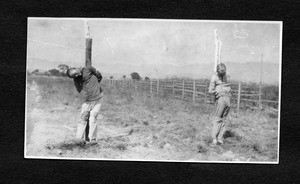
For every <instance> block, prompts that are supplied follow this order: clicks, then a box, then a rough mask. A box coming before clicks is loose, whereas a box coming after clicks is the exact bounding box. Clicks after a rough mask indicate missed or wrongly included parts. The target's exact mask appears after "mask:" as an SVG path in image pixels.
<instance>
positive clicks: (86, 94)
mask: <svg viewBox="0 0 300 184" xmlns="http://www.w3.org/2000/svg"><path fill="white" fill-rule="evenodd" d="M101 80H102V75H101V73H100V72H98V71H97V70H96V69H95V68H94V67H92V66H89V67H84V68H82V69H81V76H79V77H77V78H75V79H74V84H75V86H76V89H77V91H78V92H79V93H80V95H81V96H82V98H83V99H84V100H85V101H95V100H98V99H100V98H102V96H103V94H102V88H101V87H100V82H101Z"/></svg>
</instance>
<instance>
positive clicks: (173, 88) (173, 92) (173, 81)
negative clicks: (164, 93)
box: [172, 80, 175, 96]
mask: <svg viewBox="0 0 300 184" xmlns="http://www.w3.org/2000/svg"><path fill="white" fill-rule="evenodd" d="M174 93H175V92H174V80H172V95H173V96H174Z"/></svg>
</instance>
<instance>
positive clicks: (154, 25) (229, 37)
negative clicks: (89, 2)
mask: <svg viewBox="0 0 300 184" xmlns="http://www.w3.org/2000/svg"><path fill="white" fill-rule="evenodd" d="M89 22H90V29H91V37H92V39H93V43H92V63H97V64H101V63H106V64H109V63H111V64H115V63H124V62H125V63H128V64H131V65H140V64H153V65H157V64H172V65H177V66H183V65H186V64H199V63H200V64H201V63H213V62H214V55H215V40H214V39H215V37H214V30H215V29H217V30H218V32H219V39H220V41H221V42H222V50H221V60H222V62H225V63H226V62H239V63H244V62H260V57H261V54H264V62H271V63H277V64H278V63H279V61H280V34H281V25H280V24H279V23H278V22H264V23H258V22H239V21H235V22H233V21H231V22H227V21H226V22H224V21H223V22H222V21H218V22H216V21H200V20H162V19H90V21H89ZM27 43H28V44H27V57H28V68H41V67H45V68H48V69H49V68H56V67H57V62H62V63H65V64H69V65H71V66H81V65H84V59H85V37H84V20H83V19H57V18H56V19H50V18H29V19H28V42H27ZM32 58H35V59H42V60H48V61H49V62H47V63H40V64H37V63H30V59H32ZM37 65H39V66H37Z"/></svg>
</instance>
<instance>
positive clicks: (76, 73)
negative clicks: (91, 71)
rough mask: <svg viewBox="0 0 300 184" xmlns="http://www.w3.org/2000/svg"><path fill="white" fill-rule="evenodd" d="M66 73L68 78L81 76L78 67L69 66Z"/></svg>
mask: <svg viewBox="0 0 300 184" xmlns="http://www.w3.org/2000/svg"><path fill="white" fill-rule="evenodd" d="M67 75H68V77H70V78H76V77H79V76H81V69H80V68H70V69H68V70H67Z"/></svg>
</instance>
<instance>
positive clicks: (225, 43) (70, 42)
mask: <svg viewBox="0 0 300 184" xmlns="http://www.w3.org/2000/svg"><path fill="white" fill-rule="evenodd" d="M27 22H28V23H27V25H28V26H27V53H26V55H27V58H26V59H27V61H26V102H25V104H26V107H25V121H24V123H25V137H24V140H25V141H24V157H25V158H28V159H64V160H66V159H67V160H68V159H69V160H110V161H111V160H112V161H129V162H130V161H150V162H151V161H155V162H157V161H158V162H191V163H249V164H253V163H261V164H278V163H279V161H280V160H279V150H280V148H279V140H280V137H279V135H280V103H281V65H282V21H250V20H249V21H245V20H243V21H239V20H200V19H198V20H195V19H194V20H189V19H137V18H80V17H78V18H50V17H29V18H28V19H27Z"/></svg>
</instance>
